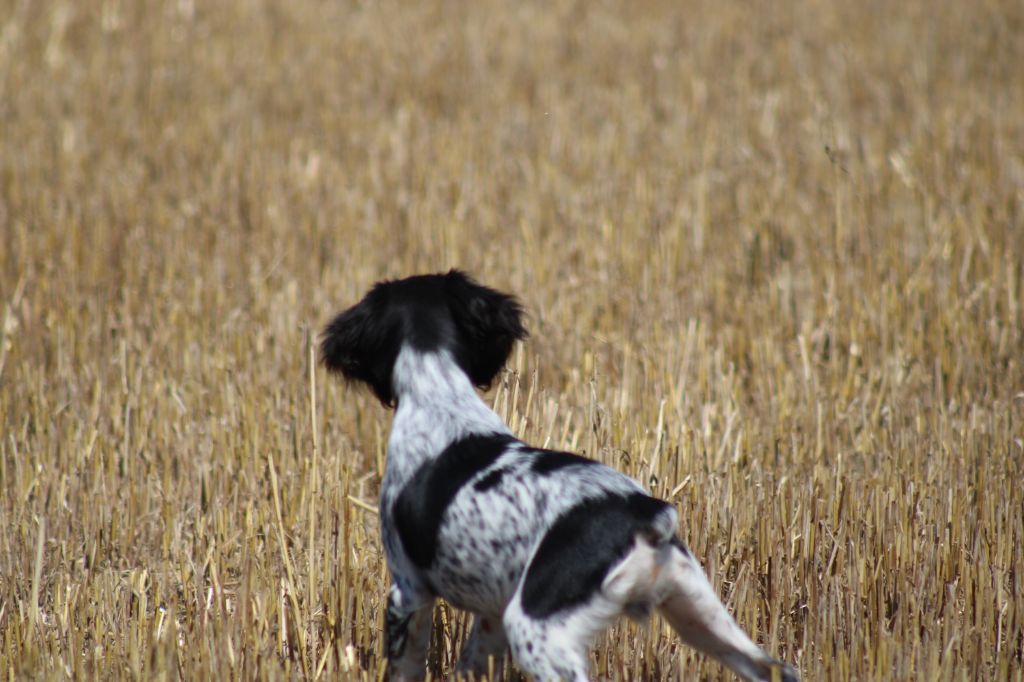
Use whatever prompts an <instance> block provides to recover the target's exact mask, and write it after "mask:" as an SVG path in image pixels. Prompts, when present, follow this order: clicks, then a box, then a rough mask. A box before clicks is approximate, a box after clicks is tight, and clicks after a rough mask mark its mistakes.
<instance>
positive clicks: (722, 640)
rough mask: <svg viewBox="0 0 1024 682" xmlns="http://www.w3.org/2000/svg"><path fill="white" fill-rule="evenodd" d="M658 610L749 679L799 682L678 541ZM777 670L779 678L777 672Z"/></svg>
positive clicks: (692, 643) (690, 638) (682, 634)
mask: <svg viewBox="0 0 1024 682" xmlns="http://www.w3.org/2000/svg"><path fill="white" fill-rule="evenodd" d="M659 583H660V584H659V592H660V593H661V594H663V595H667V596H665V597H664V598H663V601H662V602H661V604H660V607H659V610H660V612H661V615H662V616H663V617H664V618H665V620H667V621H668V622H669V624H670V625H671V626H672V628H673V629H674V630H675V631H676V633H678V634H679V637H680V638H681V639H682V640H683V641H684V642H686V643H687V644H689V645H690V646H692V647H694V648H695V649H698V650H700V651H702V652H704V653H705V654H707V655H709V656H712V657H714V658H716V659H718V660H719V661H720V662H721V663H723V664H724V665H726V666H728V667H729V668H732V670H733V671H734V672H736V674H738V675H740V676H741V677H743V678H744V679H747V680H752V681H757V682H772V680H781V681H782V682H797V680H798V677H797V674H796V670H794V669H793V668H792V666H789V665H787V664H785V663H783V662H781V661H777V660H775V659H774V658H772V657H771V656H769V655H768V654H766V653H765V652H764V651H762V650H761V648H760V647H758V646H757V645H756V644H754V642H753V641H751V639H750V638H749V637H747V635H746V633H744V632H743V630H741V629H740V627H739V626H738V625H737V624H736V621H735V620H733V618H732V616H731V615H729V612H728V611H726V609H725V606H723V605H722V602H721V601H719V599H718V595H716V594H715V591H714V589H712V587H711V584H710V583H709V582H708V579H707V577H706V576H705V575H704V571H703V570H702V569H701V567H700V564H699V563H697V560H696V559H695V558H694V557H693V555H692V554H690V552H689V550H687V549H686V547H685V546H684V545H683V544H682V543H681V542H679V541H678V540H674V541H673V543H672V545H671V547H670V555H669V557H668V561H667V562H666V565H665V566H664V568H663V570H662V571H661V576H660V579H659ZM773 671H776V674H777V677H773V676H772V673H773Z"/></svg>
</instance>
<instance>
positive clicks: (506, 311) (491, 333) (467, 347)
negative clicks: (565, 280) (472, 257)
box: [320, 270, 526, 405]
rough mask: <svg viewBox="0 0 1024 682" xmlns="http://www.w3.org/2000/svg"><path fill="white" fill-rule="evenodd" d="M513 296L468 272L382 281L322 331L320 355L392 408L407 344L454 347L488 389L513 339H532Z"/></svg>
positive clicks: (463, 364) (468, 369)
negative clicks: (394, 381) (399, 363)
mask: <svg viewBox="0 0 1024 682" xmlns="http://www.w3.org/2000/svg"><path fill="white" fill-rule="evenodd" d="M522 316H523V311H522V307H521V306H520V305H519V302H518V301H517V300H516V299H515V298H514V297H512V296H509V295H507V294H503V293H501V292H499V291H495V290H494V289H490V288H488V287H485V286H482V285H480V284H478V283H477V282H475V281H474V280H473V279H472V278H470V277H469V276H468V275H466V274H465V273H463V272H461V271H459V270H452V271H450V272H448V273H446V274H436V275H418V276H415V277H408V278H406V279H402V280H397V281H391V282H381V283H379V284H377V285H376V286H374V287H373V289H371V290H370V292H369V293H368V294H367V295H366V296H365V297H364V298H363V300H362V301H360V302H359V303H357V304H356V305H354V306H352V307H351V308H349V309H348V310H346V311H344V312H342V313H341V314H339V315H338V316H337V317H335V318H334V319H333V320H332V321H331V322H330V323H329V324H328V325H327V327H326V328H325V329H324V333H323V336H322V340H321V343H320V359H321V361H322V362H323V363H324V365H326V366H327V368H328V369H330V370H332V371H335V372H340V373H341V374H343V375H344V376H345V377H346V378H347V379H350V380H355V381H362V382H364V383H366V384H367V385H368V386H369V387H370V388H371V389H372V390H373V392H374V394H376V396H377V397H378V398H379V399H380V400H381V402H383V403H384V404H386V405H393V404H394V400H395V395H394V388H393V386H392V382H391V380H392V377H391V373H392V370H393V368H394V364H395V359H396V358H397V357H398V353H399V351H401V347H402V344H403V343H408V344H410V345H412V346H413V347H414V348H416V349H418V350H422V351H434V350H442V349H444V350H448V351H449V352H450V353H452V355H453V357H454V358H455V360H456V362H458V364H459V366H460V367H461V368H462V369H463V371H465V372H466V374H467V376H469V378H470V380H471V381H472V382H473V384H474V385H476V386H479V387H481V388H483V387H487V386H489V385H490V383H491V382H492V381H493V380H494V377H495V376H496V375H497V374H498V372H499V371H500V370H501V368H502V366H503V365H504V364H505V361H506V360H508V356H509V353H511V352H512V346H513V344H514V343H515V342H516V341H517V340H519V339H523V338H525V337H526V329H525V328H524V327H523V324H522Z"/></svg>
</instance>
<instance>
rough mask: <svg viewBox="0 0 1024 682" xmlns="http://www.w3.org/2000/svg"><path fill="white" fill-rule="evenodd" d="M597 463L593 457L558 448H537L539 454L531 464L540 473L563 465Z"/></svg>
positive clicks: (549, 471)
mask: <svg viewBox="0 0 1024 682" xmlns="http://www.w3.org/2000/svg"><path fill="white" fill-rule="evenodd" d="M580 464H581V465H584V466H586V465H588V464H597V462H595V461H594V460H592V459H587V458H586V457H581V456H580V455H576V454H573V453H571V452H559V451H557V450H537V456H536V457H535V458H534V460H533V464H532V465H531V466H530V468H531V469H533V470H534V471H535V472H537V473H538V474H549V473H551V472H552V471H557V470H559V469H561V468H563V467H567V466H573V465H580Z"/></svg>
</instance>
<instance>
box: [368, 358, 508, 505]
mask: <svg viewBox="0 0 1024 682" xmlns="http://www.w3.org/2000/svg"><path fill="white" fill-rule="evenodd" d="M392 383H393V385H394V389H395V396H396V398H397V400H398V407H397V409H396V410H395V419H394V422H393V423H392V425H391V437H390V439H389V440H388V461H387V471H386V472H385V487H389V486H390V485H401V484H402V483H404V481H406V480H407V479H408V478H409V477H410V476H411V475H412V474H413V473H414V472H415V471H416V469H417V468H419V466H420V465H422V464H423V463H424V462H425V461H427V460H430V459H433V458H434V457H437V456H438V455H439V454H441V452H442V451H443V450H444V449H445V448H446V447H447V446H448V445H450V444H451V443H453V442H454V441H456V440H459V439H460V438H464V437H465V436H468V435H470V434H474V433H509V430H508V427H507V426H506V425H505V423H504V422H502V421H501V418H500V417H499V416H498V415H497V414H495V413H494V411H493V410H491V408H489V407H488V406H487V404H486V403H485V402H484V401H483V400H482V399H481V398H480V396H479V395H478V394H477V392H476V389H475V388H474V387H473V384H472V383H471V382H470V380H469V377H468V376H466V373H465V372H464V371H463V370H462V368H461V367H459V365H458V364H457V363H456V362H455V359H454V358H453V357H452V356H451V354H450V353H448V352H447V351H444V350H442V351H418V350H415V349H413V348H411V347H409V346H405V347H403V348H402V350H401V352H400V353H399V354H398V358H397V360H396V361H395V367H394V370H393V374H392Z"/></svg>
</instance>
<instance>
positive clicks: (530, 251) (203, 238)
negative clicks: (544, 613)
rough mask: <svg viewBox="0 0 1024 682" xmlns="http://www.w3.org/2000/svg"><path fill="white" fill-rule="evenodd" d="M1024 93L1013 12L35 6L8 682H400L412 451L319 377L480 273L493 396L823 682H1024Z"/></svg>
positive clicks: (428, 4)
mask: <svg viewBox="0 0 1024 682" xmlns="http://www.w3.org/2000/svg"><path fill="white" fill-rule="evenodd" d="M1022 65H1024V5H1022V4H1021V3H1020V2H1016V1H1011V0H991V1H982V2H966V1H961V2H955V1H952V0H940V1H938V2H932V1H928V0H907V1H906V2H899V3H890V2H882V1H881V0H866V1H865V2H856V3H852V2H842V1H841V0H810V1H808V2H797V1H796V0H779V1H778V2H767V1H762V0H758V1H755V2H748V3H728V2H717V1H715V2H712V1H711V0H685V1H683V2H674V1H668V0H666V1H664V2H661V1H657V0H651V1H643V2H632V3H626V2H611V1H603V0H596V1H594V2H568V1H562V0H556V1H554V2H523V3H505V2H495V1H493V0H482V1H480V2H458V1H455V0H445V1H434V0H430V1H424V2H416V3H399V2H393V1H387V0H385V1H383V2H365V3H348V2H337V1H330V2H328V1H323V0H295V1H293V2H272V1H270V0H224V1H222V2H209V3H206V2H193V1H191V0H167V1H159V0H153V1H149V2H128V1H123V2H119V1H117V0H104V1H102V2H101V1H98V0H76V1H74V2H70V1H67V2H61V1H57V0H53V1H48V2H32V1H29V0H0V237H2V239H0V323H2V324H0V419H2V422H0V424H2V438H0V673H3V675H2V677H3V678H4V679H11V680H14V679H67V678H73V679H104V680H105V679H146V680H153V679H167V680H173V679H186V680H197V679H224V680H228V679H239V680H251V679H309V678H318V679H367V680H377V679H380V676H381V674H382V664H381V638H380V630H381V624H382V618H383V615H382V606H383V597H384V594H385V589H386V574H385V571H384V566H383V562H382V557H381V550H380V545H379V541H378V536H377V526H376V521H377V520H376V516H375V504H376V493H377V489H378V484H379V480H380V472H381V468H380V467H381V465H382V461H383V449H384V444H385V440H386V436H387V430H388V424H389V419H390V416H389V414H388V413H387V412H386V411H384V410H383V409H382V408H381V407H380V406H379V405H378V404H376V403H375V402H374V401H373V399H372V397H371V396H369V395H368V394H367V393H364V392H361V391H357V390H351V389H348V388H345V387H344V386H341V385H340V384H338V383H337V382H335V381H333V380H332V379H330V378H329V377H327V376H326V375H325V374H324V373H323V371H322V370H320V369H319V368H317V367H315V366H312V365H311V357H312V349H313V344H314V343H315V340H316V335H317V332H318V330H319V329H320V327H321V326H322V325H323V324H324V323H325V322H326V321H327V320H328V319H329V317H330V316H331V314H332V313H334V312H336V311H337V310H338V309H340V308H341V307H343V306H346V305H349V304H351V303H352V302H354V301H355V300H356V299H357V297H359V296H360V295H361V294H362V293H363V292H364V290H365V289H366V288H367V287H368V286H370V285H371V284H372V283H373V282H375V281H376V280H378V279H381V278H384V277H397V276H402V275H406V274H410V273H413V272H421V271H436V270H441V269H445V268H449V267H453V266H458V267H461V268H464V269H466V270H468V271H470V272H471V273H474V274H475V275H476V276H477V277H479V278H480V279H481V280H482V281H484V282H485V283H488V284H490V285H492V286H495V287H499V288H502V289H507V290H510V291H514V292H518V293H519V294H520V295H521V297H522V299H523V301H524V303H525V305H526V307H527V309H528V311H529V326H530V329H531V332H532V336H531V338H530V339H529V340H528V341H527V342H526V343H525V344H523V345H522V346H520V347H519V348H518V349H517V351H516V353H515V355H514V359H513V361H512V362H511V364H510V367H509V371H508V372H507V373H506V374H504V375H503V377H502V380H501V381H500V382H499V384H498V385H497V386H496V387H495V388H494V389H493V390H492V391H491V392H489V393H488V394H487V399H488V400H490V401H492V402H493V403H494V405H495V407H496V409H497V410H498V412H499V413H500V414H502V415H503V416H504V417H506V418H507V419H508V421H509V422H510V424H511V425H512V427H513V429H514V430H515V431H516V432H517V433H518V434H520V435H521V436H522V437H524V438H525V439H526V440H529V441H531V442H533V443H537V444H541V445H546V446H548V447H555V448H569V449H575V450H579V451H583V452H585V453H587V454H588V455H590V456H593V457H596V458H599V459H601V460H603V461H606V462H608V463H611V464H613V465H615V466H618V467H621V468H622V469H624V470H626V471H628V472H630V473H631V474H632V475H634V476H635V477H637V478H638V479H639V480H641V481H643V482H644V483H645V484H648V485H650V487H651V489H652V490H653V491H654V492H655V493H657V494H658V495H660V496H663V497H665V498H666V499H669V500H671V501H672V502H674V503H675V504H676V505H677V506H678V508H679V510H680V514H681V518H682V535H683V537H684V538H685V539H687V541H688V542H689V544H690V545H691V547H692V548H693V549H694V551H695V553H696V554H697V555H698V556H699V557H701V559H702V560H703V562H704V564H705V566H706V568H707V570H708V572H709V575H710V576H711V579H712V582H713V583H714V585H715V586H716V588H717V589H718V590H719V592H720V594H721V595H722V597H723V599H724V600H726V602H727V603H728V604H729V606H730V608H731V609H732V610H733V611H734V613H735V614H736V617H737V619H738V620H739V622H740V623H741V624H743V625H744V627H745V628H746V629H748V630H749V631H750V632H751V633H752V634H753V636H754V638H755V639H757V640H758V641H759V642H761V643H762V644H764V645H765V646H766V647H767V648H768V649H769V650H770V651H771V652H773V653H775V654H776V655H778V656H780V657H783V658H785V659H787V660H790V661H792V662H794V663H795V664H796V665H797V666H798V667H799V668H800V670H801V672H802V674H803V677H804V679H806V680H975V679H978V680H981V679H986V680H1018V681H1019V680H1021V679H1022V675H1024V673H1022V669H1024V596H1022V594H1024V550H1022V543H1024V483H1022V481H1024V426H1022V425H1024V368H1022V363H1024V332H1022V328H1024V313H1022V298H1024V70H1022V69H1024V66H1022ZM465 627H466V623H465V621H464V619H463V618H462V617H461V616H459V615H458V614H456V613H455V612H453V611H450V610H448V609H447V608H445V607H443V606H441V607H439V608H438V611H437V614H436V618H435V633H434V638H435V641H436V644H437V645H438V646H437V652H438V653H437V654H436V655H435V656H433V657H432V658H431V660H430V662H429V666H430V670H431V672H432V673H433V674H434V675H435V676H437V675H444V674H446V673H448V672H449V671H450V670H451V667H452V662H453V659H454V656H455V655H456V654H455V652H456V651H457V647H458V646H459V644H460V642H461V641H462V639H463V638H464V635H465ZM592 672H593V674H594V676H595V678H603V679H616V680H618V679H621V680H676V679H701V680H726V679H734V678H732V677H731V676H730V675H729V674H727V673H726V672H724V670H723V669H722V668H721V667H720V666H719V665H718V664H716V663H714V662H712V661H709V660H707V659H704V658H702V657H699V656H696V655H695V654H693V652H692V651H691V650H689V649H687V648H685V647H683V646H681V645H680V644H678V642H677V641H676V639H675V638H674V637H673V636H671V634H670V633H669V631H668V630H667V629H665V628H663V627H662V626H661V625H660V624H658V623H656V622H655V623H653V624H652V625H651V626H650V627H649V628H646V629H645V628H638V627H636V626H633V625H628V624H623V625H622V626H621V627H619V628H616V629H615V630H613V631H612V632H611V633H609V635H608V636H606V637H604V638H602V639H601V640H600V641H599V642H598V645H597V646H596V647H595V653H594V661H593V667H592Z"/></svg>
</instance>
